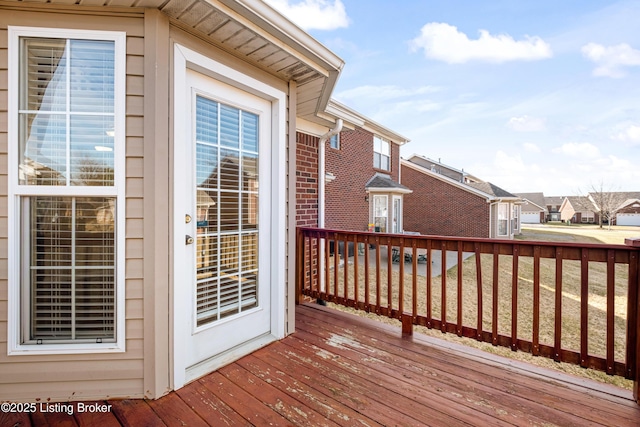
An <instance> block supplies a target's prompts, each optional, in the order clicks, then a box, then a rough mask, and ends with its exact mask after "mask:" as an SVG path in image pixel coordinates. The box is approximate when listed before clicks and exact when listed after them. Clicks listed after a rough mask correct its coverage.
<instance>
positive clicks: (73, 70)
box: [18, 38, 115, 186]
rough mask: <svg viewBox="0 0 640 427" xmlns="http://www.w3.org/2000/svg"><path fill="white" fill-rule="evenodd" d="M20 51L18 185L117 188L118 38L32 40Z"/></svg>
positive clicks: (25, 40) (25, 41) (25, 42)
mask: <svg viewBox="0 0 640 427" xmlns="http://www.w3.org/2000/svg"><path fill="white" fill-rule="evenodd" d="M20 49H21V50H20V57H21V60H22V61H23V66H22V67H21V75H20V103H19V105H20V111H19V120H20V132H19V134H20V136H19V138H20V140H19V146H20V154H19V168H18V173H19V183H20V184H23V185H24V184H27V185H62V186H69V185H80V186H113V185H114V181H113V177H114V175H113V174H114V170H113V168H114V160H113V159H114V156H113V151H114V140H113V138H114V132H115V130H114V112H115V110H114V95H115V74H114V73H115V43H114V42H113V41H97V40H62V39H41V38H26V39H21V45H20ZM67 126H70V128H69V129H68V128H67Z"/></svg>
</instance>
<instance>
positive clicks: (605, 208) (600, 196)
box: [587, 181, 627, 230]
mask: <svg viewBox="0 0 640 427" xmlns="http://www.w3.org/2000/svg"><path fill="white" fill-rule="evenodd" d="M589 190H590V191H589V192H588V193H587V198H588V199H589V201H590V202H591V203H593V205H594V206H595V208H596V209H597V210H596V212H597V213H598V218H599V225H600V228H602V223H603V222H604V221H606V222H607V224H608V226H607V228H608V229H609V230H611V222H612V221H613V219H614V218H615V217H616V214H617V213H618V211H619V210H620V208H621V207H622V204H623V203H624V202H625V201H626V200H627V193H624V192H620V191H611V190H612V189H611V187H610V186H605V184H604V182H602V181H600V183H599V184H591V187H590V188H589Z"/></svg>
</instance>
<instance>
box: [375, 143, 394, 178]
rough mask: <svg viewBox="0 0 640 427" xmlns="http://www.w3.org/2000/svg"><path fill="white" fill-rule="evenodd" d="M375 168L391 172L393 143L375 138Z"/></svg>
mask: <svg viewBox="0 0 640 427" xmlns="http://www.w3.org/2000/svg"><path fill="white" fill-rule="evenodd" d="M373 167H374V168H377V169H382V170H386V171H388V170H391V143H390V142H389V141H387V140H385V139H382V138H380V137H379V136H374V137H373Z"/></svg>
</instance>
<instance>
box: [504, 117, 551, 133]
mask: <svg viewBox="0 0 640 427" xmlns="http://www.w3.org/2000/svg"><path fill="white" fill-rule="evenodd" d="M507 126H508V127H510V128H511V129H513V130H515V131H517V132H539V131H543V130H545V129H546V126H545V121H544V119H541V118H538V117H530V116H522V117H511V118H510V119H509V123H507Z"/></svg>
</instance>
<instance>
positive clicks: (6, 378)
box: [0, 6, 144, 401]
mask: <svg viewBox="0 0 640 427" xmlns="http://www.w3.org/2000/svg"><path fill="white" fill-rule="evenodd" d="M27 7H29V6H27ZM7 25H16V26H33V27H61V28H74V29H88V30H107V31H109V30H115V31H125V32H126V33H127V43H126V45H127V59H126V71H127V78H126V82H127V91H126V124H127V130H126V136H127V138H126V177H127V180H126V203H125V206H123V207H121V208H125V209H126V223H125V224H123V225H124V226H125V230H126V231H125V233H126V239H125V242H122V245H123V246H124V248H125V251H126V252H125V253H126V262H125V266H123V267H124V268H125V276H126V279H125V298H126V302H125V317H126V327H125V329H126V351H125V352H124V353H113V354H85V355H83V354H70V355H42V356H37V355H34V356H7V190H8V188H7V167H8V164H7V161H8V159H7V156H6V153H7V134H6V132H7V84H8V82H7V69H6V68H7V63H8V55H7V44H8V41H7V35H8V34H7V31H6V28H7ZM143 35H144V30H143V20H142V17H140V18H134V17H126V18H121V17H104V16H94V15H81V16H74V15H71V14H66V13H62V12H61V11H58V12H56V10H55V9H50V11H49V10H48V11H47V12H46V13H45V12H37V11H35V10H34V11H32V12H30V13H27V12H24V11H6V10H2V6H0V401H4V400H12V401H35V399H41V400H43V401H44V400H47V399H51V400H54V401H66V400H80V399H102V398H105V397H141V396H143V394H144V385H143V363H144V360H143V337H144V327H143V320H142V319H143V279H142V277H143V262H142V261H143V257H144V254H143V251H142V247H143V244H142V243H143V231H144V227H143V220H144V210H143V196H144V194H143V177H144V170H143V167H142V164H143V162H142V160H143V142H142V137H143V114H144V111H143V86H144V78H143V73H144V69H143V58H144V56H143V55H144V38H143Z"/></svg>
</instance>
